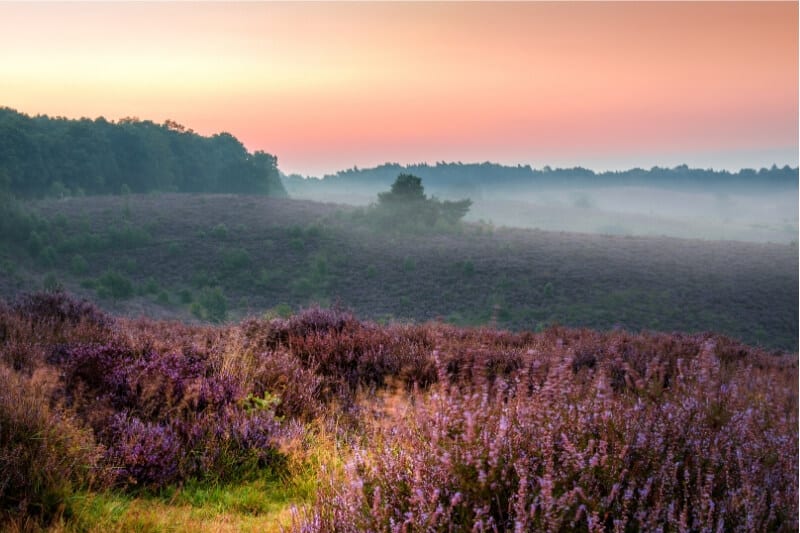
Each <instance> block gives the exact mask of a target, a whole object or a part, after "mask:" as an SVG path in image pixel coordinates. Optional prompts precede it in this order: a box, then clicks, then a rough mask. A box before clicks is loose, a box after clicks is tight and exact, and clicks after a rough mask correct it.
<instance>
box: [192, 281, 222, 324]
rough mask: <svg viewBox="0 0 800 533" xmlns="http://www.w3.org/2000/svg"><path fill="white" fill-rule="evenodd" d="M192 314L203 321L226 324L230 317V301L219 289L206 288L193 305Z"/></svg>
mask: <svg viewBox="0 0 800 533" xmlns="http://www.w3.org/2000/svg"><path fill="white" fill-rule="evenodd" d="M192 313H193V314H194V315H195V316H196V317H197V318H200V319H202V320H208V321H209V322H215V323H219V322H224V321H225V318H226V317H227V316H228V300H227V299H226V298H225V295H224V294H223V293H222V289H220V288H219V287H214V288H211V287H205V288H203V290H201V291H200V294H199V295H198V297H197V301H196V302H195V304H192Z"/></svg>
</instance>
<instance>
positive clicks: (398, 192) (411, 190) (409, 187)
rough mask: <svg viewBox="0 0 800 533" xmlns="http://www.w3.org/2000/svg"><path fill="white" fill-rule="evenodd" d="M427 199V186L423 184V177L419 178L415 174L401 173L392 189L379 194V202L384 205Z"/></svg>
mask: <svg viewBox="0 0 800 533" xmlns="http://www.w3.org/2000/svg"><path fill="white" fill-rule="evenodd" d="M425 200H427V198H426V196H425V188H424V187H423V186H422V178H418V177H417V176H414V175H413V174H400V175H399V176H397V179H396V180H395V182H394V183H393V184H392V189H391V190H390V191H388V192H382V193H379V194H378V203H379V204H382V205H385V204H398V203H409V202H421V201H425Z"/></svg>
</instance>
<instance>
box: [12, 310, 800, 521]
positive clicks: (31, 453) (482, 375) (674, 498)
mask: <svg viewBox="0 0 800 533" xmlns="http://www.w3.org/2000/svg"><path fill="white" fill-rule="evenodd" d="M51 307H52V308H51ZM71 317H72V318H71ZM93 317H94V315H93V312H92V311H91V308H89V307H86V306H84V304H78V303H75V302H72V301H71V300H70V299H69V298H68V297H66V296H63V295H45V296H41V297H38V296H35V297H31V298H30V299H29V301H28V303H27V304H24V305H23V304H19V305H17V306H16V307H15V306H4V307H0V466H1V467H2V468H0V525H1V522H2V520H3V518H2V516H9V513H10V514H16V515H20V514H22V515H23V516H31V517H34V516H35V517H38V518H39V519H42V520H43V521H46V520H47V518H48V517H51V516H53V515H55V514H57V510H58V509H60V508H61V506H62V505H64V504H65V502H68V501H69V498H68V496H69V494H70V493H71V491H74V490H76V489H80V488H85V487H93V488H95V489H97V488H104V489H105V490H112V491H116V490H129V489H130V488H131V487H149V488H161V487H165V486H170V485H181V484H183V483H184V482H186V481H188V480H196V481H197V482H199V483H208V484H212V485H213V484H215V483H218V482H230V481H233V482H236V481H237V480H241V479H244V478H247V477H248V476H252V475H254V474H258V473H259V472H265V471H267V470H268V471H271V472H273V473H275V472H277V473H279V474H280V473H281V472H283V473H285V472H286V471H288V468H289V467H288V466H287V465H288V464H289V463H292V460H295V462H294V463H292V464H293V465H294V466H297V464H298V463H297V462H296V461H297V460H298V458H300V460H307V459H308V458H309V457H316V458H315V459H313V460H310V462H307V463H303V464H305V465H306V468H307V467H308V465H313V468H314V469H315V471H316V473H317V477H318V490H317V494H316V498H315V501H314V502H313V504H312V505H310V506H309V507H308V508H306V509H303V510H300V511H298V513H297V520H296V524H295V526H296V529H298V530H301V531H322V532H327V531H423V530H424V531H429V530H430V531H507V530H515V531H539V530H541V531H573V530H576V531H639V530H646V531H650V530H655V531H672V530H680V531H711V530H713V531H768V530H769V531H795V530H797V529H798V519H797V513H798V505H797V501H798V404H797V388H796V384H797V356H796V354H791V355H790V354H772V353H766V352H764V351H762V350H759V349H756V348H752V347H748V346H744V345H742V344H740V343H738V342H736V341H733V340H731V339H727V338H725V337H721V336H718V335H713V334H692V335H688V334H679V333H676V334H669V335H667V334H630V333H625V332H619V331H616V332H610V333H600V332H596V331H589V330H571V329H566V328H558V327H556V328H550V329H548V330H546V331H544V332H542V333H537V334H534V333H511V332H507V331H498V330H494V329H459V328H455V327H452V326H445V325H441V324H428V325H389V326H378V325H375V324H371V323H364V322H360V321H358V320H356V319H355V318H354V317H353V316H352V315H350V314H348V313H346V312H343V311H340V310H324V309H318V308H315V309H310V310H308V311H305V312H302V313H300V314H299V315H297V316H294V317H292V318H290V319H287V320H272V321H267V320H259V319H250V320H246V321H244V322H242V323H241V324H239V325H229V326H224V327H208V326H189V325H183V324H176V323H165V322H154V321H148V320H123V319H115V318H112V317H105V316H103V317H100V318H97V317H94V318H93ZM320 432H322V433H324V435H325V437H324V438H322V439H321V440H317V439H316V437H315V435H320V434H322V433H320ZM314 442H333V443H334V444H330V450H328V451H327V452H324V453H322V452H319V453H315V452H314V451H313V450H309V449H307V446H308V445H313V444H308V443H314ZM293 454H294V455H293ZM323 457H325V458H326V459H325V460H321V459H319V458H323Z"/></svg>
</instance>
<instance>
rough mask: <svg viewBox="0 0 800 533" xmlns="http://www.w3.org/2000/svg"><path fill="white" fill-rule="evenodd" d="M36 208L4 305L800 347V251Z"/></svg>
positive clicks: (219, 206) (130, 208)
mask: <svg viewBox="0 0 800 533" xmlns="http://www.w3.org/2000/svg"><path fill="white" fill-rule="evenodd" d="M26 205H27V206H29V207H30V209H32V210H33V211H34V212H36V213H38V217H34V218H32V219H30V220H28V222H26V224H27V226H24V227H23V230H24V231H23V230H20V232H18V234H16V238H15V239H14V240H11V241H8V240H7V241H6V244H7V245H6V246H5V247H4V248H2V249H0V265H2V269H3V272H4V275H3V276H0V291H2V294H4V295H5V296H6V297H13V296H14V295H15V294H17V293H19V292H20V291H23V290H32V289H38V288H41V287H42V286H43V285H46V286H49V287H55V286H59V285H60V286H64V287H65V288H67V289H69V290H71V291H74V292H76V293H78V294H82V295H84V296H87V297H89V298H91V299H93V300H97V301H98V302H99V303H100V304H101V305H102V306H103V307H105V308H107V309H110V310H113V311H114V312H117V313H124V314H127V315H131V316H139V315H142V314H146V315H147V316H151V317H164V318H180V319H190V320H193V319H201V320H226V319H236V318H239V317H242V316H246V315H260V314H263V313H264V312H265V311H268V310H271V311H272V312H273V313H277V314H285V313H287V312H289V311H291V310H297V309H299V308H302V307H306V306H308V305H310V304H312V303H314V302H318V303H321V304H323V305H333V304H339V305H341V306H344V307H346V308H350V309H352V310H353V311H354V312H355V313H356V315H357V316H359V317H361V318H364V319H372V320H381V321H387V320H407V319H414V320H417V321H426V320H443V321H446V322H450V323H453V324H458V325H478V324H488V323H490V322H493V323H496V324H497V325H498V326H500V327H504V328H512V329H517V330H519V329H528V330H541V329H542V328H544V327H546V326H547V325H549V324H553V323H560V324H563V325H568V326H585V327H591V328H597V329H603V330H609V329H612V328H623V329H627V330H631V331H639V330H642V329H647V330H655V331H668V332H669V331H685V332H697V331H716V332H719V333H723V334H726V335H730V336H732V337H734V338H737V339H741V340H743V341H745V342H748V343H751V344H757V345H762V346H765V347H768V348H771V349H782V350H791V351H795V350H797V337H798V329H797V327H798V326H797V325H798V309H797V300H798V292H797V291H798V259H797V258H798V253H797V245H796V244H768V243H764V244H760V243H745V242H735V241H733V242H730V241H725V242H722V241H703V240H682V239H672V238H663V237H662V238H643V237H621V236H608V235H605V236H601V235H587V234H576V233H554V232H544V231H533V230H521V229H509V228H495V227H492V226H491V225H487V224H470V225H466V226H464V228H463V229H462V230H461V231H450V232H445V233H435V232H431V233H427V234H416V235H404V234H399V233H396V232H388V233H387V232H380V231H376V230H374V229H371V228H369V227H367V226H365V225H364V224H363V221H362V218H360V217H361V214H360V213H361V212H360V211H359V210H358V209H355V210H354V209H353V208H348V207H345V206H337V205H333V204H321V203H314V202H308V201H298V200H287V199H275V198H267V197H259V196H235V195H170V194H166V195H130V196H111V197H94V198H91V199H88V198H66V199H62V200H43V201H37V202H34V203H30V204H26ZM10 236H11V233H10V232H7V234H6V237H7V238H8V237H10Z"/></svg>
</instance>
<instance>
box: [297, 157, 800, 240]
mask: <svg viewBox="0 0 800 533" xmlns="http://www.w3.org/2000/svg"><path fill="white" fill-rule="evenodd" d="M398 167H399V166H397V165H384V166H381V167H376V168H373V169H363V170H358V169H352V170H348V171H343V172H340V173H338V174H335V175H328V176H325V177H324V178H322V179H317V178H303V177H301V176H299V175H292V176H288V177H284V183H285V185H286V188H287V190H288V191H289V194H290V195H292V197H294V198H299V199H307V200H314V201H325V202H331V203H339V204H346V205H353V206H366V205H370V204H371V203H373V202H374V201H375V199H376V195H377V194H378V193H379V192H380V191H381V190H384V189H385V188H386V186H387V185H388V183H391V181H390V176H391V175H396V174H391V172H394V173H396V171H397V169H398ZM458 167H461V168H463V169H464V170H463V172H462V173H461V174H460V175H459V173H458ZM486 167H487V165H486V164H483V165H461V164H439V165H436V166H428V165H417V166H411V165H409V166H408V167H400V168H407V169H409V170H410V171H412V172H415V173H416V174H417V175H420V176H421V177H422V178H423V180H424V182H425V186H426V190H428V191H429V192H430V193H431V194H432V195H434V196H436V197H439V198H441V199H446V200H457V199H463V198H469V199H470V200H472V202H473V203H472V208H471V209H470V212H469V214H468V215H467V216H466V218H465V221H467V222H482V223H487V224H491V225H493V226H508V227H519V228H528V229H540V230H545V231H566V232H576V233H589V234H606V235H629V236H666V237H676V238H688V239H706V240H737V241H749V242H774V243H790V242H793V241H796V240H797V234H798V194H797V178H796V177H797V169H791V168H789V167H784V168H782V169H779V168H777V167H773V168H772V169H762V170H761V171H758V172H756V171H752V170H743V171H740V172H737V173H730V172H726V171H721V172H713V171H706V170H692V169H688V168H686V167H676V168H674V169H653V170H650V171H642V170H638V169H634V170H630V171H626V172H607V173H602V174H595V173H593V172H591V171H587V170H585V169H564V170H561V169H559V170H550V169H544V170H542V171H535V170H532V169H530V168H529V167H500V166H499V165H490V166H489V167H488V168H486ZM482 168H485V169H486V170H488V172H486V174H487V175H486V177H485V179H484V180H481V175H480V173H481V169H482ZM387 170H389V171H390V172H387ZM576 170H578V172H576ZM551 176H552V177H551ZM792 176H794V177H792Z"/></svg>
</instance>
